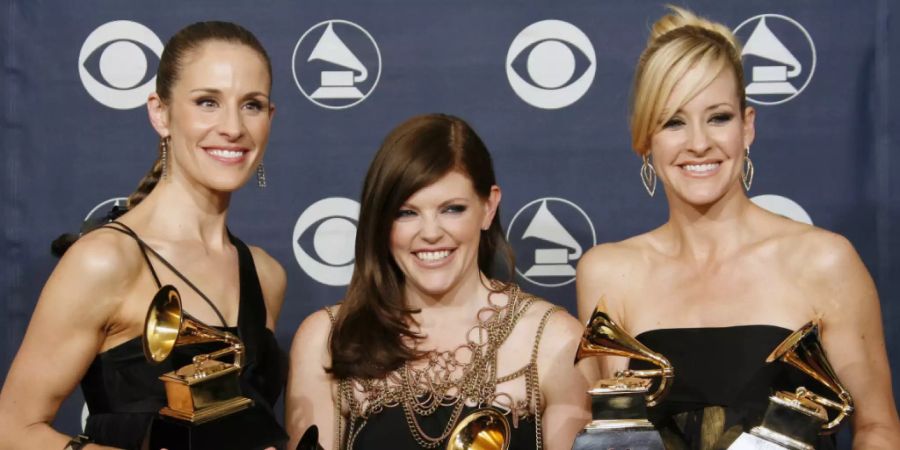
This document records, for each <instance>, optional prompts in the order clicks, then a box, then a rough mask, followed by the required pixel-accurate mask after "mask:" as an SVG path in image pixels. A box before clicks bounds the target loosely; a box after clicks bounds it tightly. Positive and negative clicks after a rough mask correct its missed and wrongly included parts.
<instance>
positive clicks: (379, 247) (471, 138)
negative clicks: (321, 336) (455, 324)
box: [329, 114, 515, 379]
mask: <svg viewBox="0 0 900 450" xmlns="http://www.w3.org/2000/svg"><path fill="white" fill-rule="evenodd" d="M454 170H456V171H459V172H461V173H463V174H465V175H467V176H468V177H469V179H471V181H472V185H473V186H474V188H475V192H477V193H478V196H479V197H481V198H482V199H487V197H488V196H489V195H490V192H491V187H492V186H494V185H495V184H497V182H496V178H495V176H494V167H493V163H492V162H491V155H490V154H489V153H488V151H487V148H486V147H485V146H484V143H483V142H482V141H481V139H480V138H479V137H478V135H477V134H475V131H474V130H472V128H471V127H470V126H469V125H468V124H467V123H466V122H464V121H463V120H462V119H459V118H457V117H453V116H449V115H444V114H428V115H423V116H416V117H413V118H412V119H409V120H407V121H406V122H404V123H402V124H401V125H400V126H398V127H397V128H395V129H394V130H393V131H391V132H390V134H388V136H387V138H385V140H384V142H383V143H382V144H381V148H380V149H379V150H378V153H376V154H375V159H374V160H373V161H372V164H371V166H369V171H368V173H367V174H366V180H365V184H364V185H363V192H362V198H361V199H360V200H361V205H362V206H361V209H360V213H359V225H358V229H357V233H356V261H355V266H354V270H353V277H352V278H351V280H350V286H349V287H348V289H347V296H346V298H345V299H344V302H343V303H342V305H341V309H340V312H339V313H338V317H337V321H336V323H335V326H334V330H333V332H332V336H331V342H330V346H331V361H332V366H331V368H330V369H329V371H330V372H331V373H332V374H333V375H334V376H335V377H337V378H340V379H343V378H350V377H355V378H381V377H383V376H385V375H386V374H388V373H389V372H391V371H393V370H395V369H397V368H399V367H400V366H401V365H403V363H405V362H406V361H409V360H411V359H415V358H417V357H418V356H420V354H419V353H418V352H417V351H416V350H415V349H414V348H412V347H410V346H409V345H408V343H409V342H415V341H416V340H417V339H419V336H418V335H417V334H416V333H415V332H413V331H412V330H410V328H409V324H410V323H411V322H412V321H413V319H412V314H413V313H415V312H417V311H416V310H412V309H410V308H409V307H408V306H407V305H406V300H405V298H404V295H403V285H404V277H403V273H402V272H401V271H400V268H399V267H398V266H397V263H396V262H395V261H394V259H393V257H392V256H391V251H390V233H391V228H392V226H393V222H394V217H395V215H396V212H397V211H399V209H400V207H401V206H402V205H403V203H404V202H405V201H406V200H407V199H408V198H409V197H410V196H412V195H413V194H415V193H416V192H417V191H419V190H420V189H422V188H424V187H427V186H429V185H431V184H433V183H434V182H436V181H438V180H439V179H440V178H442V177H443V176H444V175H446V174H448V173H450V172H451V171H454ZM498 253H499V254H500V255H502V256H503V258H504V261H503V262H504V263H505V264H506V270H507V274H506V276H507V279H511V278H512V271H513V270H514V267H515V266H514V263H513V257H512V251H511V250H510V247H509V244H508V243H507V242H506V239H505V238H504V236H503V228H502V227H501V225H500V211H499V208H498V210H497V213H496V215H495V216H494V220H493V221H492V222H491V225H490V227H489V228H488V230H487V231H483V232H482V233H481V240H480V242H479V244H478V268H479V269H480V270H481V271H482V272H483V273H485V274H486V275H487V276H489V277H492V276H493V275H494V272H495V270H494V260H495V256H496V255H498Z"/></svg>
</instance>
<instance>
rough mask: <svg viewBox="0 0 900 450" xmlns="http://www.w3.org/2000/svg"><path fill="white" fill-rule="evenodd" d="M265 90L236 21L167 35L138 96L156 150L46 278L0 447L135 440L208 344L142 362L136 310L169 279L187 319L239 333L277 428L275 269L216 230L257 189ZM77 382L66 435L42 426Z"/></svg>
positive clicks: (16, 368) (250, 44)
mask: <svg viewBox="0 0 900 450" xmlns="http://www.w3.org/2000/svg"><path fill="white" fill-rule="evenodd" d="M271 86H272V70H271V63H270V61H269V57H268V55H267V54H266V51H265V50H264V49H263V47H262V45H261V44H260V43H259V41H258V40H257V39H256V38H255V37H254V36H253V35H252V34H251V33H250V32H249V31H247V30H246V29H244V28H242V27H240V26H239V25H236V24H233V23H227V22H202V23H195V24H192V25H190V26H188V27H186V28H184V29H182V30H181V31H179V32H178V33H176V34H175V35H174V36H173V37H172V38H171V40H169V42H168V43H167V45H166V47H165V50H164V51H163V54H162V57H161V59H160V64H159V71H158V74H157V80H156V92H155V93H153V94H151V95H150V96H149V99H148V102H147V109H148V112H149V116H150V122H151V123H152V125H153V127H154V129H155V130H156V131H157V132H158V133H159V136H160V140H159V144H158V157H157V159H156V161H155V162H154V164H153V167H152V169H151V170H150V172H149V173H148V174H147V175H146V176H145V177H144V179H143V180H141V182H140V184H139V185H138V188H137V191H136V192H135V193H134V194H132V195H131V196H130V197H129V201H128V209H127V212H125V213H124V214H123V215H121V216H120V217H118V218H116V219H115V220H113V221H111V222H109V223H106V224H104V225H102V226H100V227H99V228H98V229H96V230H94V231H91V232H89V233H85V234H84V235H83V236H81V237H80V238H79V239H78V240H77V242H75V243H74V244H72V245H71V248H70V249H68V251H66V252H65V255H64V256H63V257H62V259H61V260H60V262H59V264H58V266H57V267H56V269H55V270H54V271H53V274H52V275H51V276H50V279H49V280H48V281H47V284H46V285H45V286H44V289H43V291H42V293H41V296H40V298H39V299H38V302H37V306H36V308H35V312H34V316H33V317H32V320H31V323H30V325H29V328H28V331H27V333H26V335H25V338H24V341H23V342H22V346H21V348H20V349H19V352H18V354H17V355H16V358H15V360H14V361H13V363H12V366H11V368H10V371H9V374H8V375H7V377H6V382H5V384H4V386H3V391H2V393H0V449H19V448H22V449H37V448H40V449H63V448H72V449H82V448H83V449H91V450H93V449H101V448H126V449H133V448H142V446H144V445H145V444H146V442H145V440H146V437H147V436H148V430H150V429H151V428H152V424H153V422H154V420H153V419H154V417H156V415H157V412H158V411H159V409H160V408H162V407H163V406H165V404H166V395H165V392H164V389H163V384H162V382H160V381H159V380H158V379H157V378H158V376H159V375H161V374H163V373H165V372H168V371H171V370H174V369H177V368H178V367H180V366H181V365H184V364H185V361H190V359H191V357H192V356H194V355H196V354H199V353H207V352H209V351H211V349H210V348H209V347H210V346H209V345H207V344H200V345H192V346H186V347H179V348H176V350H175V351H174V353H173V356H172V357H171V358H170V359H169V360H168V361H166V362H164V363H162V364H160V365H151V364H149V363H147V362H145V359H144V355H143V352H142V346H141V335H142V332H143V325H144V318H145V314H146V312H147V308H148V306H149V304H150V300H151V299H152V298H153V296H154V294H155V293H156V292H157V290H158V289H159V288H160V286H161V285H173V286H175V287H176V288H177V289H178V291H179V292H180V294H181V299H182V305H183V309H184V311H185V312H188V313H189V314H190V315H191V316H193V317H194V318H195V319H197V320H198V321H201V322H203V323H205V324H208V325H209V326H214V327H219V328H220V329H224V330H228V331H230V332H231V333H233V334H236V335H238V336H239V337H240V339H241V340H242V341H243V343H244V345H245V360H244V364H243V371H242V373H241V389H242V393H243V395H244V396H247V397H250V398H251V399H252V400H253V407H252V408H253V409H252V410H251V411H254V413H255V414H256V416H257V417H265V418H266V420H267V421H269V422H271V423H270V424H269V425H271V426H273V427H275V428H276V429H278V430H280V427H278V425H277V422H275V419H274V415H273V414H272V405H273V404H274V402H275V400H276V399H277V397H278V396H279V395H280V393H281V389H282V386H283V385H284V381H285V376H286V368H287V362H286V356H285V355H284V353H283V352H282V351H281V350H279V348H278V345H277V343H276V341H275V338H274V335H273V333H272V330H273V329H274V327H275V322H276V319H277V317H278V313H279V310H280V308H281V304H282V300H283V296H284V288H285V275H284V270H283V269H282V267H281V266H280V265H279V264H278V262H276V261H275V260H274V259H273V258H272V257H271V256H269V255H268V254H266V252H264V251H263V250H261V249H259V248H256V247H248V246H247V245H245V244H244V243H243V242H241V241H240V240H239V239H237V238H236V237H234V236H233V235H231V234H230V233H229V232H228V229H227V227H226V215H227V212H228V206H229V201H230V199H231V194H232V192H234V191H235V190H237V189H239V188H240V187H241V186H243V185H244V184H245V183H246V182H247V180H248V179H250V178H251V177H253V176H254V175H256V177H257V179H258V181H257V182H258V184H259V185H260V186H264V185H265V173H264V171H263V165H262V161H263V154H264V153H265V148H266V144H267V142H268V138H269V130H270V125H271V121H272V117H273V114H274V111H275V108H274V105H273V104H272V101H271V99H270V91H271ZM60 250H64V249H63V248H61V247H60ZM212 348H216V347H212ZM79 383H80V385H81V388H82V390H83V392H84V396H85V399H86V401H87V406H88V409H89V412H90V416H89V418H88V420H87V426H86V429H85V436H78V437H76V438H72V437H71V436H65V435H63V434H61V433H59V432H57V431H55V430H53V429H52V428H51V426H50V423H52V421H53V418H54V416H55V415H56V412H57V410H58V408H59V406H60V404H61V403H62V401H63V400H64V399H65V398H66V397H67V396H68V395H69V394H70V393H71V392H72V391H73V390H74V389H75V387H76V386H77V385H79ZM245 432H246V433H251V434H252V433H253V432H254V430H252V429H248V430H245ZM230 448H238V447H230Z"/></svg>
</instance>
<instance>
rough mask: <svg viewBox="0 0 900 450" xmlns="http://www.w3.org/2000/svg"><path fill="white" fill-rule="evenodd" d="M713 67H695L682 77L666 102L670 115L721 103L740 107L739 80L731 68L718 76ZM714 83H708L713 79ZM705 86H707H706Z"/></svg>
mask: <svg viewBox="0 0 900 450" xmlns="http://www.w3.org/2000/svg"><path fill="white" fill-rule="evenodd" d="M712 70H713V68H711V67H694V68H692V69H691V70H689V71H688V72H687V73H685V74H684V76H683V77H681V79H680V80H678V82H677V83H676V84H675V87H674V88H673V89H672V94H671V95H669V98H668V100H667V101H666V108H665V109H666V111H667V112H669V113H670V114H672V113H674V112H676V111H678V110H691V109H698V108H699V109H705V108H706V107H707V106H710V105H716V104H721V103H726V104H730V105H732V106H735V107H738V106H739V104H740V100H739V99H738V88H737V79H736V78H735V76H734V73H733V72H732V70H731V69H729V68H727V67H726V68H723V69H722V70H720V71H719V73H718V74H717V75H714V74H713V73H712ZM713 76H714V78H713V79H712V81H708V80H709V79H710V77H713ZM704 85H705V86H704Z"/></svg>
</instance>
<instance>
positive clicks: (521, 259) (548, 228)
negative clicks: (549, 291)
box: [506, 197, 597, 287]
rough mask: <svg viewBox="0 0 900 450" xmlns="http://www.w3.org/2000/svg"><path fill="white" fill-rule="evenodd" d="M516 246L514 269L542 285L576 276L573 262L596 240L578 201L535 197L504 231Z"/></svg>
mask: <svg viewBox="0 0 900 450" xmlns="http://www.w3.org/2000/svg"><path fill="white" fill-rule="evenodd" d="M506 238H507V240H509V241H510V243H511V244H512V245H513V247H514V248H515V250H516V255H517V266H518V267H516V272H517V273H518V274H519V275H520V276H522V277H523V278H525V279H526V280H528V281H530V282H532V283H534V284H537V285H539V286H544V287H556V286H563V285H566V284H569V283H571V282H572V281H573V280H574V279H575V264H576V263H577V262H578V259H579V258H581V255H582V254H583V253H584V251H585V250H587V249H589V248H590V247H592V246H594V245H595V244H596V243H597V235H596V232H595V231H594V225H593V224H592V223H591V220H590V218H588V216H587V214H585V212H584V210H582V209H581V208H580V207H578V205H576V204H574V203H572V202H570V201H568V200H565V199H562V198H555V197H547V198H541V199H537V200H534V201H532V202H530V203H528V204H527V205H525V206H524V207H522V209H520V210H519V211H518V212H517V213H516V215H515V216H513V219H512V221H510V223H509V229H508V230H507V232H506Z"/></svg>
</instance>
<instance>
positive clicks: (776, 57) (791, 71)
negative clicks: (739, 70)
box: [734, 14, 816, 105]
mask: <svg viewBox="0 0 900 450" xmlns="http://www.w3.org/2000/svg"><path fill="white" fill-rule="evenodd" d="M734 33H735V35H736V36H738V38H739V39H741V40H742V41H743V42H744V48H743V50H742V51H741V57H742V58H743V61H744V79H745V80H746V81H747V82H748V84H747V86H746V88H745V89H746V93H747V100H749V101H750V102H753V103H757V104H761V105H777V104H779V103H784V102H787V101H788V100H791V99H792V98H794V97H796V96H797V95H799V94H800V92H802V91H803V89H804V88H806V86H807V85H808V84H809V82H810V80H811V79H812V75H813V72H814V71H815V69H816V48H815V44H813V41H812V38H811V37H810V35H809V33H808V32H807V31H806V29H805V28H803V26H802V25H800V23H799V22H797V21H795V20H794V19H791V18H790V17H787V16H782V15H779V14H761V15H758V16H756V17H753V18H750V19H748V20H746V21H744V22H743V23H741V24H740V25H738V27H737V28H735V30H734Z"/></svg>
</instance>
